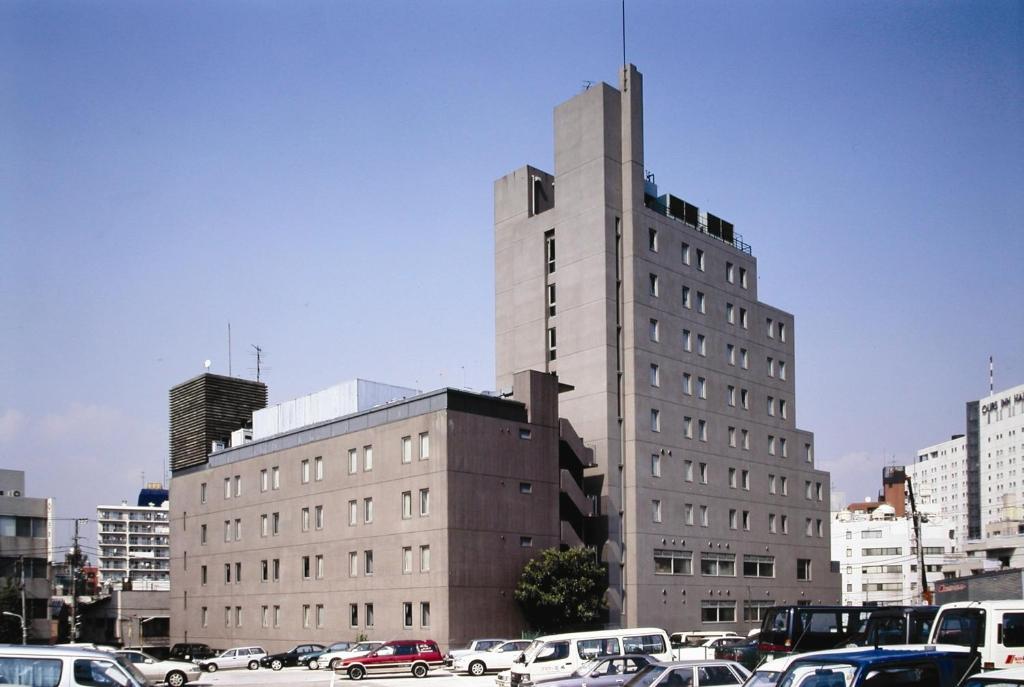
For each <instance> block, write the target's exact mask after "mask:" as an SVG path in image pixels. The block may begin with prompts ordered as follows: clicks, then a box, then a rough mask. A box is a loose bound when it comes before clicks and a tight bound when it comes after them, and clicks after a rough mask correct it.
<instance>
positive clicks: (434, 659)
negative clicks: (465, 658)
mask: <svg viewBox="0 0 1024 687" xmlns="http://www.w3.org/2000/svg"><path fill="white" fill-rule="evenodd" d="M443 665H444V656H442V655H441V650H440V649H439V648H438V647H437V643H436V642H434V641H433V640H430V639H399V640H395V641H391V642H385V643H384V644H383V645H381V646H379V647H377V649H375V650H373V651H371V652H370V653H368V654H366V655H365V656H357V657H355V658H347V659H345V660H344V661H342V662H341V665H340V666H338V672H341V673H345V674H346V675H348V677H349V679H351V680H362V679H363V677H365V676H366V674H367V673H373V674H379V673H412V675H413V677H426V676H427V673H428V672H429V671H430V669H431V668H440V667H441V666H443Z"/></svg>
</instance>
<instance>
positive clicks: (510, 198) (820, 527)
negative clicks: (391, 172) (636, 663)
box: [494, 65, 840, 631]
mask: <svg viewBox="0 0 1024 687" xmlns="http://www.w3.org/2000/svg"><path fill="white" fill-rule="evenodd" d="M554 127H555V170H554V174H550V173H548V172H544V171H541V170H539V169H537V168H534V167H530V166H527V167H523V168H520V169H518V170H516V171H514V172H512V173H510V174H508V175H506V176H505V177H503V178H501V179H499V180H498V181H496V182H495V185H494V195H495V199H494V208H495V210H494V212H495V217H494V221H495V277H496V294H495V299H496V311H495V330H496V331H495V334H496V362H497V383H498V387H499V388H502V387H504V386H507V385H508V384H509V383H510V382H511V379H512V376H513V375H514V374H515V373H516V372H518V371H520V370H523V369H528V368H536V369H543V370H545V371H549V372H553V373H557V375H558V377H559V379H560V380H561V381H563V382H565V383H567V384H570V385H572V386H573V387H574V391H572V392H569V393H567V394H564V395H563V396H562V398H561V399H560V408H561V414H562V415H563V416H564V417H566V418H568V419H569V420H570V421H571V422H572V423H573V426H574V427H575V428H576V429H577V431H579V433H580V435H581V436H582V437H583V438H584V440H585V442H586V444H587V446H589V447H591V448H593V449H594V455H595V463H596V464H595V467H593V468H591V469H589V470H588V472H587V474H588V476H589V478H590V479H591V480H593V481H594V482H595V483H598V484H599V485H600V490H601V499H600V510H601V512H602V513H604V514H605V515H607V516H608V521H609V522H608V530H609V532H608V540H607V544H606V545H605V546H604V548H603V551H602V552H601V558H602V559H603V560H604V561H605V562H607V563H608V564H609V576H610V588H609V593H608V602H609V606H610V607H611V612H612V617H611V618H610V622H611V623H612V624H621V625H623V626H627V625H654V626H661V627H665V628H666V629H668V630H669V631H674V630H682V629H687V630H696V629H704V630H710V629H736V630H747V629H750V628H753V627H756V626H758V625H759V623H760V618H761V613H762V611H763V610H764V609H765V608H766V607H769V606H771V605H772V604H779V603H797V602H813V603H836V602H838V601H839V594H840V591H839V577H838V575H837V574H836V573H834V572H832V570H831V565H830V557H829V516H828V504H829V478H828V473H826V472H823V471H820V470H817V469H815V467H814V454H813V436H812V435H811V434H810V433H809V432H805V431H802V430H800V429H798V428H797V427H796V423H795V420H796V400H795V393H794V390H795V386H794V380H795V376H796V374H795V373H796V365H795V359H794V348H793V343H794V334H795V332H794V323H793V317H792V315H790V314H789V313H786V312H783V311H781V310H779V309H777V308H774V307H772V306H770V305H767V304H765V303H763V302H761V301H759V300H758V294H757V262H756V260H755V258H754V257H753V256H752V255H751V253H750V249H749V247H748V246H746V244H744V243H743V242H742V241H741V240H739V238H738V237H736V236H735V235H734V233H733V228H732V225H731V224H729V223H728V222H724V221H723V220H720V219H719V218H717V217H715V216H714V215H712V214H711V213H708V212H706V211H701V210H699V209H698V208H695V207H693V206H690V205H688V204H686V203H684V202H683V201H680V200H679V199H677V198H674V197H672V196H664V197H661V198H659V197H657V191H656V189H655V188H654V187H653V184H651V183H649V182H648V181H646V180H645V175H644V155H643V147H644V138H643V84H642V78H641V75H640V74H639V72H638V71H637V70H636V68H635V67H633V66H632V65H630V66H628V67H626V68H624V69H623V72H622V75H621V81H620V86H619V88H618V89H615V88H613V87H612V86H609V85H608V84H603V83H602V84H597V85H595V86H593V87H592V88H589V89H588V90H586V91H585V92H583V93H581V94H579V95H577V96H576V97H574V98H572V99H570V100H569V101H567V102H565V103H562V104H561V105H559V106H558V107H556V109H555V115H554ZM745 572H746V573H749V574H744V573H745Z"/></svg>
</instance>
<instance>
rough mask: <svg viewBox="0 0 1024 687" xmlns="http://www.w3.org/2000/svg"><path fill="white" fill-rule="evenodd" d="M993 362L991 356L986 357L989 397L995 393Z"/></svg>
mask: <svg viewBox="0 0 1024 687" xmlns="http://www.w3.org/2000/svg"><path fill="white" fill-rule="evenodd" d="M995 372H996V368H995V362H993V360H992V356H989V357H988V395H989V396H991V395H992V394H994V393H995Z"/></svg>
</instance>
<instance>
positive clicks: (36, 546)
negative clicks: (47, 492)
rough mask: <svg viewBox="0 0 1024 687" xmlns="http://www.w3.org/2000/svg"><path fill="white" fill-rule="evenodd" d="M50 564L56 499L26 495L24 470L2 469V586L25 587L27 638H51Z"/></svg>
mask: <svg viewBox="0 0 1024 687" xmlns="http://www.w3.org/2000/svg"><path fill="white" fill-rule="evenodd" d="M51 563H53V499H51V498H36V497H30V496H26V495H25V473H24V472H23V471H22V470H3V469H0V578H2V580H0V585H3V586H13V587H14V588H15V589H18V590H21V589H24V591H25V595H24V598H25V622H26V627H27V630H28V637H29V640H34V641H37V642H39V641H42V642H49V641H50V640H51V628H50V605H49V602H50V564H51ZM17 612H18V613H19V614H20V613H21V610H20V607H19V609H18V611H17ZM15 622H17V621H15Z"/></svg>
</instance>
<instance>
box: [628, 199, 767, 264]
mask: <svg viewBox="0 0 1024 687" xmlns="http://www.w3.org/2000/svg"><path fill="white" fill-rule="evenodd" d="M644 205H645V206H646V207H647V208H648V209H650V210H653V211H654V212H656V213H658V214H659V215H664V216H665V217H669V218H671V219H674V220H676V221H677V222H682V223H683V224H685V225H686V226H688V227H690V228H691V229H693V230H694V231H697V232H700V233H701V234H704V235H705V236H708V237H709V238H713V239H715V240H717V241H721V242H722V243H725V244H728V245H730V246H732V247H734V248H735V249H736V250H738V251H740V252H741V253H745V254H747V255H752V252H751V248H750V244H749V243H747V242H745V241H744V240H743V236H742V235H740V234H738V233H733V236H732V240H731V241H730V240H728V239H727V238H724V237H723V236H721V235H718V234H714V233H712V232H710V231H708V227H707V225H706V224H704V223H702V222H700V221H699V220H698V221H697V222H691V221H688V220H686V219H684V218H682V217H677V216H675V215H673V214H672V213H671V212H669V209H668V206H667V205H664V204H662V203H660V202H658V199H657V198H655V197H654V196H651V195H647V194H644Z"/></svg>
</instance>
